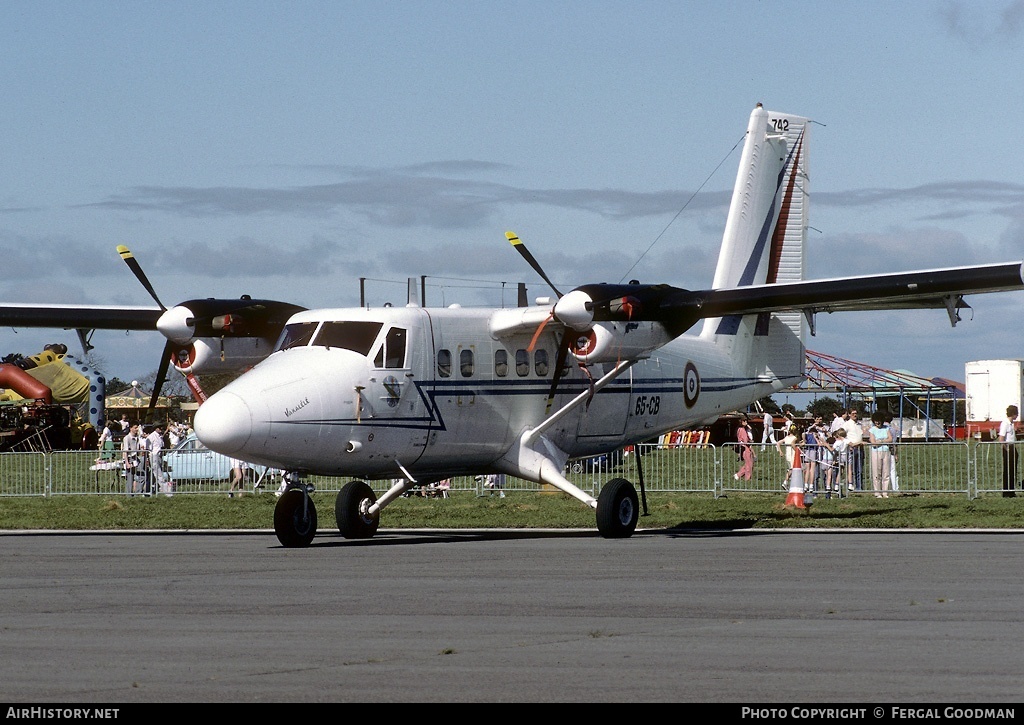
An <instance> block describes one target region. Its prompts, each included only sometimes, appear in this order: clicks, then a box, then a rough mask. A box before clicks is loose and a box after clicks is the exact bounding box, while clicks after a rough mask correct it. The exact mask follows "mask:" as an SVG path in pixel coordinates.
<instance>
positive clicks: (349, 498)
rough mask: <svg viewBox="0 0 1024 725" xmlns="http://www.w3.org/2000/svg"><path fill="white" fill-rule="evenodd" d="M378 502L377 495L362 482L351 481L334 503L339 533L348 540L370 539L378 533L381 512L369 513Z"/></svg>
mask: <svg viewBox="0 0 1024 725" xmlns="http://www.w3.org/2000/svg"><path fill="white" fill-rule="evenodd" d="M376 502H377V494H375V493H374V492H373V489H372V488H370V487H369V486H367V485H366V484H365V483H363V482H362V481H349V482H348V483H346V484H345V487H344V488H342V489H341V491H340V492H339V493H338V498H337V500H336V501H335V502H334V518H335V519H336V520H337V522H338V531H340V532H341V535H342V536H344V537H345V538H346V539H369V538H372V537H373V535H374V534H376V533H377V525H378V524H379V523H380V511H378V512H377V513H375V514H369V513H367V509H369V508H370V506H372V505H373V504H374V503H376Z"/></svg>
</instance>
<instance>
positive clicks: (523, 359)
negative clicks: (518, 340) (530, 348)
mask: <svg viewBox="0 0 1024 725" xmlns="http://www.w3.org/2000/svg"><path fill="white" fill-rule="evenodd" d="M529 374H530V353H528V352H526V350H516V375H518V376H519V377H521V378H525V377H526V376H527V375H529Z"/></svg>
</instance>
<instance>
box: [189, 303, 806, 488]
mask: <svg viewBox="0 0 1024 725" xmlns="http://www.w3.org/2000/svg"><path fill="white" fill-rule="evenodd" d="M548 310H549V308H548V307H531V308H516V309H508V310H489V309H466V308H461V307H452V308H438V309H430V308H421V307H404V308H397V307H387V308H379V309H337V310H330V309H328V310H314V311H307V312H302V313H299V314H297V315H295V316H293V317H292V319H291V320H290V321H289V323H288V326H287V329H286V335H285V338H284V339H283V341H282V342H283V345H280V346H279V347H280V348H283V349H279V350H278V351H277V352H275V353H274V354H272V355H271V356H270V357H269V358H267V359H266V360H264V361H263V362H261V363H260V364H259V365H258V366H256V367H255V368H254V369H253V370H251V371H249V372H247V373H246V374H245V375H243V376H242V377H240V378H239V379H238V380H236V381H234V382H232V383H231V384H230V385H229V386H227V387H226V388H224V389H223V390H222V391H220V392H218V393H217V394H216V395H215V396H213V397H212V398H211V399H210V400H209V401H207V402H206V403H204V404H203V406H202V407H201V408H200V414H199V415H198V416H197V421H196V425H197V430H198V431H199V434H200V436H201V437H202V439H203V440H204V441H205V442H206V443H207V445H209V446H211V447H214V448H216V449H217V450H219V451H221V452H223V453H226V454H230V455H233V456H236V457H240V458H243V459H245V460H248V461H252V462H254V463H261V464H264V465H268V466H273V467H276V468H281V469H285V470H298V471H303V472H310V473H317V474H324V475H345V476H360V477H363V478H369V479H378V478H396V477H401V476H402V475H403V471H402V469H403V468H404V469H405V471H406V472H407V473H409V474H412V475H413V476H414V477H415V478H416V479H417V480H436V479H439V478H447V477H449V476H452V475H460V474H472V473H480V472H485V471H492V470H496V469H497V470H505V471H507V472H510V473H517V474H520V475H521V474H522V473H524V472H523V471H517V470H510V469H514V468H515V466H514V465H511V464H509V463H508V462H507V461H505V462H504V463H503V462H502V459H503V457H504V456H505V454H506V453H507V452H508V451H509V449H510V448H511V447H512V446H513V444H514V442H515V441H516V440H517V439H519V438H520V437H521V436H522V435H523V434H524V433H526V432H528V431H530V430H532V429H534V428H536V427H537V426H539V425H541V424H542V423H544V422H545V421H546V420H548V419H549V417H551V415H552V412H553V411H560V410H561V411H564V412H562V414H561V415H560V417H558V419H557V420H556V421H555V422H554V423H552V424H551V425H550V427H548V428H547V429H546V430H545V437H546V438H547V439H548V441H550V443H552V444H553V445H554V446H555V447H556V448H557V449H558V450H559V451H561V452H562V453H563V454H564V456H565V457H580V456H588V455H592V454H595V453H600V452H603V451H607V450H610V449H614V448H618V447H622V446H623V445H628V444H631V443H635V442H639V441H643V440H646V439H648V438H651V437H653V436H657V435H659V434H661V433H663V432H665V431H667V430H672V429H676V428H683V427H690V426H693V425H696V424H697V423H700V422H702V421H712V420H714V419H715V418H716V417H717V416H718V415H720V414H721V413H723V412H726V411H729V410H732V409H733V408H735V407H736V406H737V405H745V404H746V403H747V402H748V401H749V400H750V399H752V398H758V397H762V396H763V395H768V394H771V393H772V392H776V391H777V390H779V389H781V388H782V387H786V386H787V385H790V384H792V383H793V382H796V380H798V378H795V379H793V380H789V381H779V379H778V378H773V379H764V380H762V381H761V382H759V381H758V380H757V379H756V378H755V377H754V376H752V375H751V373H750V372H749V371H744V370H737V369H736V367H735V365H734V364H733V358H732V356H731V355H730V354H729V353H728V351H727V350H724V349H723V348H722V347H721V346H717V345H714V344H712V343H710V342H709V341H707V340H704V339H702V338H700V337H696V336H694V337H685V338H679V339H677V340H675V341H674V342H669V338H670V335H669V334H668V333H667V332H666V331H665V330H664V328H663V327H662V325H660V324H659V323H653V322H639V323H604V324H603V325H602V327H603V329H612V330H613V337H614V338H615V339H616V340H621V341H623V343H624V344H625V345H627V346H629V349H630V352H631V353H632V354H631V355H629V356H628V357H632V358H634V360H635V361H633V364H632V366H631V367H629V368H628V369H627V368H626V366H625V365H623V369H622V371H621V374H619V375H618V376H617V377H616V378H615V379H613V380H611V381H609V382H608V383H607V384H606V385H604V386H603V387H601V388H600V389H599V390H597V391H596V392H594V394H593V395H592V396H591V394H590V390H591V385H592V384H596V383H597V382H598V381H599V380H600V379H601V377H602V376H603V375H605V374H606V373H610V372H612V371H613V370H615V368H616V366H617V365H619V364H621V363H622V362H623V360H624V359H625V357H622V355H621V349H622V347H623V345H622V344H620V345H616V346H615V348H614V349H612V350H611V351H609V352H606V354H605V356H606V357H607V358H608V359H606V360H603V361H600V362H591V363H590V365H589V375H588V374H587V373H586V372H584V371H583V370H582V369H581V367H580V362H579V360H578V358H577V357H576V356H575V355H574V354H572V353H570V354H569V355H568V356H567V362H566V370H565V373H564V374H563V376H562V377H561V379H560V380H559V381H558V383H557V386H556V394H555V397H554V400H553V405H551V406H549V405H548V397H549V392H550V389H551V385H552V377H553V370H554V365H555V363H556V358H557V348H558V335H557V334H555V333H554V332H552V333H542V335H541V336H540V339H539V340H538V341H537V342H536V343H535V344H534V346H533V348H532V349H531V338H532V336H533V333H534V332H535V329H536V327H537V326H538V325H539V322H533V320H543V317H544V316H546V315H547V313H548ZM510 328H511V329H510ZM289 335H291V336H292V337H291V338H289ZM294 338H298V339H299V341H300V342H296V341H295V339H294ZM634 340H635V341H636V342H633V341H634ZM300 343H301V344H300ZM666 343H667V344H666ZM637 351H640V354H641V355H642V356H641V357H640V359H639V360H636V359H635V358H636V356H637ZM592 378H593V379H592ZM577 397H578V398H579V400H578V402H577V403H576V404H574V405H572V404H571V401H572V400H573V398H577ZM563 463H564V461H563Z"/></svg>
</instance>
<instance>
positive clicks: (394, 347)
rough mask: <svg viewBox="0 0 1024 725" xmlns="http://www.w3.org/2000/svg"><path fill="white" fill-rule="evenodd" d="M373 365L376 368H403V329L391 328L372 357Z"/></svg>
mask: <svg viewBox="0 0 1024 725" xmlns="http://www.w3.org/2000/svg"><path fill="white" fill-rule="evenodd" d="M373 365H374V367H378V368H390V369H392V370H393V369H395V368H404V367H405V329H404V328H401V327H392V328H391V329H390V330H388V334H387V335H386V336H385V337H384V342H383V343H382V344H381V346H380V348H378V350H377V354H376V355H374V356H373Z"/></svg>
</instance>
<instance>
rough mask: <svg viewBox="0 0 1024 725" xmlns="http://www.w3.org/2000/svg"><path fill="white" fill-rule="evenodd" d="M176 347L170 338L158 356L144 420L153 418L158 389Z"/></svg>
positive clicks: (162, 385)
mask: <svg viewBox="0 0 1024 725" xmlns="http://www.w3.org/2000/svg"><path fill="white" fill-rule="evenodd" d="M177 349H178V346H177V345H175V344H174V343H173V342H171V341H170V340H168V341H167V344H166V345H164V353H163V355H161V356H160V367H159V368H158V369H157V371H156V382H155V383H153V395H151V396H150V398H149V409H148V410H147V411H146V420H148V421H152V420H153V411H155V410H156V401H157V400H158V399H159V398H160V389H161V388H163V387H164V381H165V380H166V379H167V368H168V367H169V366H170V364H171V355H173V354H174V351H175V350H177Z"/></svg>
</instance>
